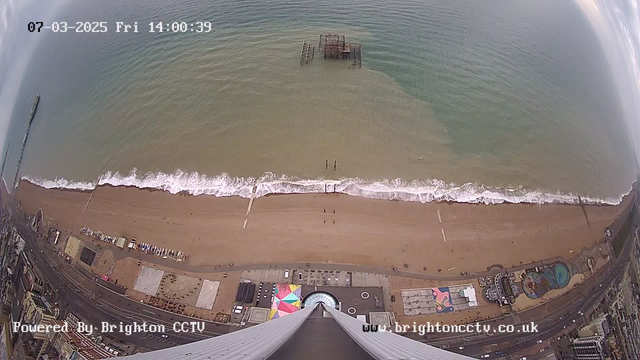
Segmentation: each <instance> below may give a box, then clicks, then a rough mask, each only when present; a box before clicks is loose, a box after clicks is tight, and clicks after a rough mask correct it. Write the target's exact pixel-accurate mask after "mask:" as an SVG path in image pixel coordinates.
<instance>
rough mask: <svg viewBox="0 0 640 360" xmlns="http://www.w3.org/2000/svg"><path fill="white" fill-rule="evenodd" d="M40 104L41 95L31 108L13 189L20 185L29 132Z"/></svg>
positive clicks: (37, 96)
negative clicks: (19, 179)
mask: <svg viewBox="0 0 640 360" xmlns="http://www.w3.org/2000/svg"><path fill="white" fill-rule="evenodd" d="M38 103H40V95H36V98H35V100H34V101H33V106H31V114H29V125H27V132H26V133H25V134H24V140H22V149H21V150H20V157H19V158H18V165H16V176H15V177H14V178H13V186H12V187H11V188H12V189H15V187H16V185H17V184H18V175H19V174H20V163H22V156H23V155H24V148H25V147H26V146H27V139H28V138H29V131H30V130H31V123H33V118H34V117H35V116H36V110H37V109H38Z"/></svg>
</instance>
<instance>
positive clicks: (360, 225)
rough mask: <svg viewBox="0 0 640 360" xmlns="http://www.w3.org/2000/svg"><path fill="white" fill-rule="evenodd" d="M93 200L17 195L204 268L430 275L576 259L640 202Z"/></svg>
mask: <svg viewBox="0 0 640 360" xmlns="http://www.w3.org/2000/svg"><path fill="white" fill-rule="evenodd" d="M90 196H91V193H90V192H80V191H68V190H56V189H44V188H41V187H38V186H35V185H33V184H31V183H28V182H25V181H23V182H21V184H20V186H19V189H18V193H17V199H18V201H19V202H20V204H21V206H22V207H23V209H24V211H25V212H26V213H34V212H35V211H36V210H37V209H38V208H42V210H43V211H44V219H45V223H47V224H49V225H50V226H56V227H58V228H60V229H61V230H63V231H65V233H66V234H68V233H70V232H73V233H78V232H79V230H80V227H81V226H87V227H90V228H92V229H94V230H101V231H103V232H104V233H106V234H119V235H122V236H125V237H135V238H137V239H138V241H141V242H147V243H151V244H153V245H157V246H161V247H168V248H171V249H176V250H182V251H184V252H185V253H186V254H188V255H189V256H190V264H191V265H193V266H215V265H218V264H221V263H225V264H228V263H234V264H252V263H274V264H278V263H290V262H310V263H324V262H327V263H341V264H355V265H362V266H374V267H380V268H387V269H390V268H393V267H397V268H398V269H399V270H403V271H410V272H416V273H428V274H437V273H439V270H440V273H441V274H446V273H447V270H448V269H451V268H454V267H455V269H454V270H452V271H451V272H450V273H451V274H453V273H457V274H459V272H461V271H486V270H487V268H488V267H490V266H492V265H497V264H499V265H502V266H504V267H511V266H514V265H519V264H526V263H530V262H532V261H539V260H543V259H548V258H553V257H557V256H562V257H570V256H571V253H578V252H580V250H581V249H582V248H583V247H591V246H592V245H594V244H595V243H597V242H600V241H602V240H603V232H604V231H603V230H604V228H605V227H607V226H609V225H611V223H613V221H614V220H615V219H616V217H617V216H618V214H619V213H621V212H622V211H623V210H624V208H625V206H626V205H627V204H628V202H629V201H630V199H631V197H630V196H627V197H626V198H625V199H624V201H623V202H622V203H621V204H620V205H618V206H585V207H584V211H583V208H582V207H580V206H574V205H529V204H504V205H473V204H457V203H455V204H446V203H428V204H420V203H411V202H397V201H385V200H373V199H366V198H359V197H353V196H348V195H340V194H303V195H274V196H267V197H261V198H257V199H255V200H254V202H253V204H252V207H251V211H250V212H249V214H248V215H246V214H247V209H248V206H249V200H248V199H244V198H240V197H224V198H216V197H212V196H184V195H172V194H169V193H166V192H162V191H150V190H141V189H137V188H126V187H111V186H102V187H99V188H97V189H96V190H95V192H94V194H93V196H92V197H91V201H90V202H89V203H88V199H89V197H90ZM87 204H88V205H87ZM85 206H86V210H85ZM585 214H586V217H588V221H589V224H587V220H586V218H585ZM245 220H246V226H245ZM243 227H244V228H243ZM445 239H446V240H445ZM405 264H406V266H405ZM425 268H426V270H425Z"/></svg>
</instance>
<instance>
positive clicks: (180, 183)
mask: <svg viewBox="0 0 640 360" xmlns="http://www.w3.org/2000/svg"><path fill="white" fill-rule="evenodd" d="M23 181H24V182H29V183H31V184H33V185H36V186H39V187H42V188H46V189H63V190H75V191H94V190H95V189H96V188H100V187H104V186H111V187H134V188H137V189H141V190H157V191H164V192H168V193H170V194H173V195H191V196H200V195H208V196H214V197H230V196H238V197H240V198H246V199H251V198H261V197H268V196H274V195H292V194H298V195H299V194H344V195H350V196H356V197H362V198H368V199H376V200H388V201H404V202H419V203H422V204H426V203H447V204H452V203H460V204H484V205H497V204H537V205H540V204H567V205H613V206H615V205H618V204H620V203H621V202H622V200H623V198H624V197H626V196H627V195H629V194H630V193H631V191H632V190H633V188H634V186H635V184H636V180H634V181H632V182H631V184H630V187H629V190H627V191H626V192H624V193H622V194H620V195H619V196H618V197H603V198H598V197H593V196H579V195H573V194H571V193H560V192H556V193H555V194H554V193H545V192H542V191H540V190H531V189H525V188H524V187H518V188H498V187H490V186H485V185H482V184H477V183H465V184H463V185H457V184H453V183H449V184H447V183H445V182H443V181H440V180H433V179H428V180H414V181H405V180H403V179H394V180H388V179H387V180H381V181H377V180H371V181H366V180H362V179H360V178H343V179H340V180H331V179H323V178H319V179H298V178H295V177H288V176H286V175H280V176H277V175H275V174H272V173H265V174H264V175H263V176H261V177H258V178H254V177H248V178H239V177H230V176H229V175H228V174H226V173H223V174H221V175H218V176H215V177H208V176H206V175H200V174H199V173H197V172H195V173H183V172H181V171H179V170H178V171H176V173H175V174H165V173H161V172H160V173H147V174H145V175H143V176H142V177H138V175H137V173H136V170H135V169H134V170H132V171H131V172H130V173H129V175H122V174H120V173H119V172H115V173H111V172H110V171H107V172H106V173H105V174H103V175H101V176H100V178H99V179H98V180H97V181H96V182H82V181H68V180H66V179H54V180H47V179H41V178H32V177H29V176H23V177H21V178H20V182H23Z"/></svg>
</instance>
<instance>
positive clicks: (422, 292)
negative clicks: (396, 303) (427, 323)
mask: <svg viewBox="0 0 640 360" xmlns="http://www.w3.org/2000/svg"><path fill="white" fill-rule="evenodd" d="M400 294H401V296H402V307H403V312H404V315H407V316H412V315H429V314H442V313H449V312H454V311H461V310H468V309H469V308H474V307H476V306H478V299H477V297H476V290H475V288H474V287H473V285H472V284H464V285H451V286H443V287H437V288H427V289H405V290H402V291H401V292H400Z"/></svg>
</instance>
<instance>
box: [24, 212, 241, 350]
mask: <svg viewBox="0 0 640 360" xmlns="http://www.w3.org/2000/svg"><path fill="white" fill-rule="evenodd" d="M14 225H15V226H16V229H17V230H18V232H19V233H20V236H22V238H23V239H24V240H25V242H26V245H25V251H26V252H27V253H28V255H29V257H30V260H31V261H32V263H33V264H34V266H35V267H36V268H37V270H38V271H39V272H40V273H41V274H43V276H45V278H46V282H47V283H48V284H49V285H50V286H51V288H52V289H54V291H56V296H55V298H56V300H55V301H57V302H58V304H59V306H60V310H61V314H65V313H66V312H73V313H75V314H76V315H78V316H79V317H80V318H83V319H86V320H88V321H89V322H90V323H92V324H94V325H100V324H101V323H102V322H103V321H106V322H109V323H111V324H119V323H120V322H122V323H123V324H125V325H127V324H132V323H133V322H137V323H138V324H141V323H143V322H146V323H148V324H161V325H165V327H166V328H167V331H166V333H164V335H165V336H164V337H163V334H155V335H150V334H148V333H134V334H131V335H129V336H127V335H125V334H121V333H113V336H114V337H115V338H116V339H120V340H124V341H125V342H127V343H131V344H133V345H134V346H136V347H139V348H144V349H150V350H155V349H161V348H166V347H171V346H175V345H181V344H186V343H190V342H193V341H198V340H203V339H206V338H209V337H212V336H217V335H221V334H225V333H228V332H229V331H230V329H231V328H232V326H229V325H222V324H216V323H212V322H209V321H203V320H201V319H194V318H192V317H188V316H183V315H179V314H175V313H171V312H168V311H164V310H161V309H158V308H155V307H152V306H149V305H146V304H143V303H140V302H138V301H135V300H132V299H129V298H127V297H126V296H122V295H120V294H117V293H115V292H113V291H112V290H110V289H108V288H106V287H103V286H101V285H99V284H97V283H96V281H94V280H92V279H88V278H86V277H85V276H84V275H81V274H80V273H79V272H78V271H77V270H75V269H74V268H72V267H71V265H70V264H68V263H66V262H65V261H64V260H63V259H62V258H61V257H60V256H58V255H57V252H55V251H54V250H53V249H52V248H51V247H50V246H49V244H48V243H46V242H44V241H40V242H38V240H37V235H36V233H35V232H33V231H32V230H31V229H30V228H28V227H27V226H26V225H24V224H22V223H19V222H17V221H14ZM92 298H93V299H92ZM179 321H180V322H191V321H203V322H204V324H205V330H204V331H203V332H202V334H200V333H175V332H173V330H172V327H173V324H174V323H175V322H179Z"/></svg>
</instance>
